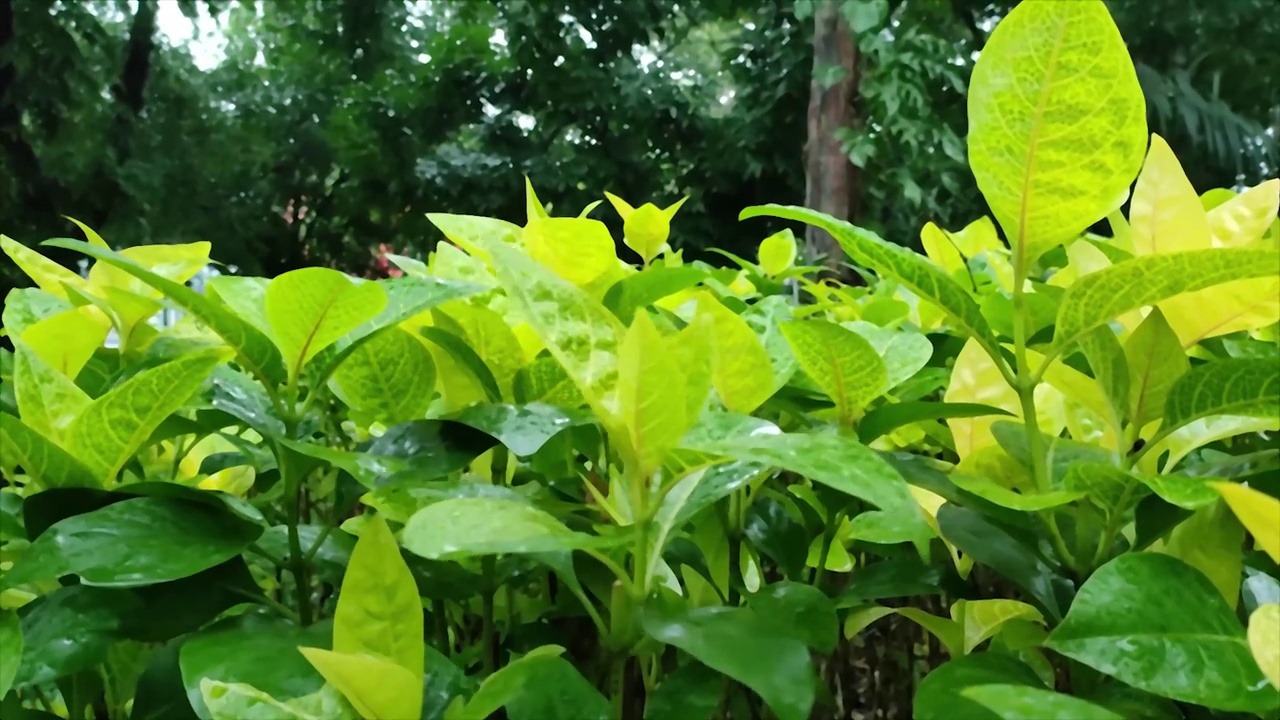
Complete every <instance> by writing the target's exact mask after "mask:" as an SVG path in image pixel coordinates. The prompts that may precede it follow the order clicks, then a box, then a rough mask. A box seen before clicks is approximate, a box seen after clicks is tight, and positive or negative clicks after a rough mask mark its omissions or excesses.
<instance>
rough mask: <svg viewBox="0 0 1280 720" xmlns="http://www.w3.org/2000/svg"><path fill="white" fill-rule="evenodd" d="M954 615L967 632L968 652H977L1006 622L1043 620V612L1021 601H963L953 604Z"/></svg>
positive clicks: (965, 647)
mask: <svg viewBox="0 0 1280 720" xmlns="http://www.w3.org/2000/svg"><path fill="white" fill-rule="evenodd" d="M951 618H952V619H953V620H955V621H956V622H957V623H959V624H960V627H961V628H963V632H964V654H966V655H967V654H969V653H971V652H973V651H974V649H975V648H977V647H978V646H979V645H981V644H982V643H984V642H986V641H987V640H988V639H990V638H992V637H994V636H995V634H996V633H998V632H1000V628H1001V627H1003V626H1004V624H1005V623H1007V622H1010V621H1012V620H1027V621H1031V622H1037V623H1043V622H1044V618H1043V617H1042V616H1041V615H1040V611H1038V610H1036V609H1035V608H1033V607H1031V606H1030V605H1028V604H1026V603H1024V602H1018V601H1017V600H1001V599H990V600H960V601H957V602H956V604H955V605H953V606H952V607H951Z"/></svg>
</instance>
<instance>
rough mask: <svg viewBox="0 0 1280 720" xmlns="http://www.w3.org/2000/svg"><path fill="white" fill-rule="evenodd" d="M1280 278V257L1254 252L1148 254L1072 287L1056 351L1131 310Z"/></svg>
mask: <svg viewBox="0 0 1280 720" xmlns="http://www.w3.org/2000/svg"><path fill="white" fill-rule="evenodd" d="M1275 275H1280V256H1278V255H1276V253H1275V252H1274V251H1271V250H1262V249H1252V248H1216V249H1212V250H1188V251H1185V252H1174V253H1160V254H1158V255H1143V256H1138V257H1134V258H1131V259H1129V260H1123V261H1121V262H1118V263H1116V264H1115V265H1112V266H1111V267H1108V268H1105V269H1103V270H1099V271H1097V272H1094V273H1090V274H1089V275H1086V276H1085V277H1082V278H1080V279H1079V280H1078V281H1076V283H1075V284H1073V285H1072V286H1071V287H1069V288H1067V291H1066V293H1064V295H1063V298H1062V304H1061V306H1060V307H1059V309H1058V319H1057V323H1056V329H1055V331H1054V337H1053V339H1054V346H1055V347H1056V348H1057V349H1059V350H1062V349H1065V348H1066V347H1067V346H1069V345H1070V344H1071V343H1073V342H1075V341H1076V340H1078V339H1079V337H1080V336H1081V335H1083V334H1084V333H1087V332H1089V331H1090V330H1092V329H1094V328H1095V327H1097V326H1099V325H1101V324H1103V323H1105V322H1108V321H1110V320H1112V319H1113V318H1117V317H1119V316H1121V315H1123V314H1124V313H1127V312H1129V311H1130V310H1137V309H1138V308H1141V307H1143V306H1146V305H1152V304H1155V303H1158V302H1160V301H1162V300H1166V299H1168V298H1171V297H1173V296H1175V295H1179V294H1181V293H1186V292H1193V291H1195V290H1203V289H1205V288H1209V287H1213V286H1214V285H1221V284H1222V283H1225V282H1230V281H1232V280H1245V279H1250V278H1259V277H1269V276H1275Z"/></svg>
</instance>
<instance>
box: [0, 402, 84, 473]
mask: <svg viewBox="0 0 1280 720" xmlns="http://www.w3.org/2000/svg"><path fill="white" fill-rule="evenodd" d="M0 464H2V466H3V467H4V468H5V469H6V471H9V470H12V469H13V467H15V466H21V467H22V470H23V472H25V473H26V474H27V475H28V476H29V477H30V478H31V479H32V480H34V481H36V482H38V483H40V484H41V485H42V486H43V487H46V488H50V487H97V486H101V484H102V483H101V482H100V481H99V480H98V479H97V478H96V477H95V476H94V473H93V472H92V471H91V470H89V468H87V467H85V466H84V464H82V463H81V462H80V461H79V460H77V459H76V458H75V456H74V455H72V454H71V453H68V452H67V451H66V450H63V449H62V448H61V447H59V446H57V445H55V444H54V443H53V441H52V440H50V439H48V438H46V437H45V436H43V435H41V434H40V433H38V432H36V431H35V430H32V429H31V428H29V427H27V426H26V425H24V424H23V423H22V421H21V420H19V419H18V418H16V417H14V416H12V415H10V414H8V413H5V412H0Z"/></svg>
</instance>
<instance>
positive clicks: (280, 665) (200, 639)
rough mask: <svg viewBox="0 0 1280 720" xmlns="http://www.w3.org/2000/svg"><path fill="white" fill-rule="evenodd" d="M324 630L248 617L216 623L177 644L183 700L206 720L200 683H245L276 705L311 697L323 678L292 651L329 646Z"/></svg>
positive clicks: (326, 628)
mask: <svg viewBox="0 0 1280 720" xmlns="http://www.w3.org/2000/svg"><path fill="white" fill-rule="evenodd" d="M330 629H331V626H330V624H329V623H327V622H320V623H316V624H314V625H310V626H308V627H305V628H300V627H297V626H295V625H292V624H289V623H285V622H282V621H279V620H276V619H271V618H267V617H264V616H260V615H257V614H253V613H247V614H244V615H239V616H234V617H230V618H227V619H226V620H222V621H219V622H218V623H217V624H215V625H213V626H210V627H208V628H205V629H204V630H201V631H200V632H199V633H196V634H195V635H192V636H191V637H189V638H188V639H187V641H186V642H184V643H183V644H182V650H181V651H180V652H179V655H178V665H179V667H180V668H181V670H182V683H183V685H184V686H185V687H186V689H187V699H188V700H190V702H191V706H192V707H193V708H195V711H196V714H197V715H199V716H200V718H201V719H202V720H211V717H212V716H211V715H210V713H209V710H208V708H206V707H205V704H204V700H203V698H202V696H201V693H200V684H201V681H202V680H204V679H206V678H207V679H209V680H215V681H217V682H223V683H245V684H249V685H252V686H253V687H255V688H257V689H259V690H261V691H262V692H265V693H266V694H268V695H270V696H271V697H273V698H276V699H277V700H281V701H288V700H292V699H294V698H301V697H303V696H306V695H310V694H312V693H315V692H317V691H319V690H320V689H321V688H322V687H323V686H324V678H323V677H321V676H320V674H319V673H317V672H316V671H315V670H314V669H313V668H312V667H311V663H309V662H307V659H306V658H305V657H303V656H302V654H301V653H299V652H298V647H299V646H308V647H321V648H327V647H329V633H330Z"/></svg>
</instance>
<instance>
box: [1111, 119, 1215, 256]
mask: <svg viewBox="0 0 1280 720" xmlns="http://www.w3.org/2000/svg"><path fill="white" fill-rule="evenodd" d="M1129 225H1130V227H1131V228H1132V230H1133V246H1134V250H1135V251H1136V252H1137V254H1138V255H1148V254H1152V253H1169V252H1178V251H1180V250H1199V249H1203V248H1205V247H1208V245H1209V241H1210V238H1211V237H1212V233H1211V231H1210V229H1209V219H1208V217H1207V216H1206V214H1205V211H1204V206H1203V205H1201V204H1200V196H1199V195H1197V194H1196V191H1195V188H1193V187H1191V181H1190V180H1188V179H1187V175H1186V173H1184V172H1183V171H1182V165H1181V164H1180V163H1179V162H1178V158H1177V157H1175V156H1174V154H1173V150H1171V149H1170V148H1169V144H1168V143H1167V142H1165V141H1164V138H1162V137H1160V136H1159V135H1155V134H1153V135H1152V136H1151V149H1150V150H1149V151H1148V152H1147V160H1146V163H1145V164H1144V165H1143V166H1142V172H1141V173H1139V175H1138V182H1137V184H1136V185H1135V186H1134V189H1133V202H1132V204H1131V205H1130V210H1129Z"/></svg>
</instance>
